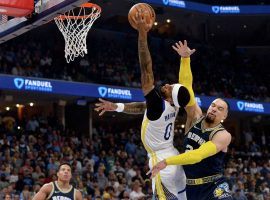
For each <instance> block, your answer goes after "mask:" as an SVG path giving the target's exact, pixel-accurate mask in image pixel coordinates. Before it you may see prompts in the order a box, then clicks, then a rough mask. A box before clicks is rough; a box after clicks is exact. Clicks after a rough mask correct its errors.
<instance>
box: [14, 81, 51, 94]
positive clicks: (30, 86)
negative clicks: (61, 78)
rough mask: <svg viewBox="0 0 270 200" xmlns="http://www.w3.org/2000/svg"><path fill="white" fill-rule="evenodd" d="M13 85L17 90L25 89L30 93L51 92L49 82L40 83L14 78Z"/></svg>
mask: <svg viewBox="0 0 270 200" xmlns="http://www.w3.org/2000/svg"><path fill="white" fill-rule="evenodd" d="M13 81H14V85H15V87H16V88H17V89H19V90H20V89H22V88H23V89H25V90H32V91H42V92H52V89H53V88H52V85H51V82H50V81H40V80H34V79H23V78H14V80H13Z"/></svg>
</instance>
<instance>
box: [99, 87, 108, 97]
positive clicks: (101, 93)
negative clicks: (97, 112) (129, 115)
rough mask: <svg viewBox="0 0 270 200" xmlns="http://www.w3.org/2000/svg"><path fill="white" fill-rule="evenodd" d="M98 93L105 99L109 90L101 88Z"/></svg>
mask: <svg viewBox="0 0 270 200" xmlns="http://www.w3.org/2000/svg"><path fill="white" fill-rule="evenodd" d="M98 93H99V94H100V96H102V97H105V96H106V94H107V88H106V87H99V88H98Z"/></svg>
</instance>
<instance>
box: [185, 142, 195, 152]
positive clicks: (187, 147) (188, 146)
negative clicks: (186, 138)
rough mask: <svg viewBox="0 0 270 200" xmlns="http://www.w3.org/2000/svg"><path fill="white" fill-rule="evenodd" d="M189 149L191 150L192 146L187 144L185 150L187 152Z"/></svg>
mask: <svg viewBox="0 0 270 200" xmlns="http://www.w3.org/2000/svg"><path fill="white" fill-rule="evenodd" d="M191 150H193V146H191V145H189V144H187V145H186V150H185V152H188V151H191Z"/></svg>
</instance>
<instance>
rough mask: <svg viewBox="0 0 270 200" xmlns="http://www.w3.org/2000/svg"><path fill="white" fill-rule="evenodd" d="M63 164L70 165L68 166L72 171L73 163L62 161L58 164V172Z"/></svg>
mask: <svg viewBox="0 0 270 200" xmlns="http://www.w3.org/2000/svg"><path fill="white" fill-rule="evenodd" d="M63 165H68V166H69V167H70V169H71V171H72V168H71V165H70V164H69V163H68V162H63V163H61V164H60V165H59V166H58V168H57V172H59V170H60V168H61V167H62V166H63Z"/></svg>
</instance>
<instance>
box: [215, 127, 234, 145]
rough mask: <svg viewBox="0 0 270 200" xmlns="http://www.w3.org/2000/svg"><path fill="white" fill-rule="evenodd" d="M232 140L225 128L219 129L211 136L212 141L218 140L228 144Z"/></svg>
mask: <svg viewBox="0 0 270 200" xmlns="http://www.w3.org/2000/svg"><path fill="white" fill-rule="evenodd" d="M231 138H232V135H231V133H230V132H229V131H227V130H226V129H225V128H220V129H219V130H217V131H216V133H215V134H214V135H213V136H212V139H219V140H223V141H224V142H225V141H228V142H230V141H231Z"/></svg>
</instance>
